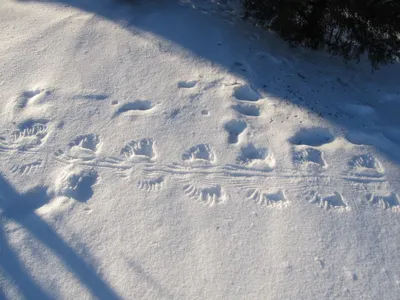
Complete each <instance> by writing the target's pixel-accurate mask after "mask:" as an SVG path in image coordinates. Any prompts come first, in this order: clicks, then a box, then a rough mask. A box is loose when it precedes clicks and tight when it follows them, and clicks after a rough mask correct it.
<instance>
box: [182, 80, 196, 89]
mask: <svg viewBox="0 0 400 300" xmlns="http://www.w3.org/2000/svg"><path fill="white" fill-rule="evenodd" d="M196 84H197V81H196V80H192V81H179V82H178V88H180V89H191V88H194V87H195V86H196Z"/></svg>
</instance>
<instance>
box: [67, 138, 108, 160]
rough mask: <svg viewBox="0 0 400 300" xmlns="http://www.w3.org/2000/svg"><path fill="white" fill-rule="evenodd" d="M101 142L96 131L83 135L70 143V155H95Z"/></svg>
mask: <svg viewBox="0 0 400 300" xmlns="http://www.w3.org/2000/svg"><path fill="white" fill-rule="evenodd" d="M100 144H101V139H100V136H98V135H97V134H94V133H90V134H87V135H81V136H78V137H77V138H75V140H73V141H72V142H71V143H69V147H70V149H69V150H68V155H70V156H72V157H86V156H89V157H90V156H94V155H95V154H96V152H97V151H98V150H99V148H100Z"/></svg>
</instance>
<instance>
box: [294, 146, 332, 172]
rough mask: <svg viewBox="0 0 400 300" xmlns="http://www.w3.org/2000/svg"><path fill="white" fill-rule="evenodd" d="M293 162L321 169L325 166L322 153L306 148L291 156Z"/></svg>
mask: <svg viewBox="0 0 400 300" xmlns="http://www.w3.org/2000/svg"><path fill="white" fill-rule="evenodd" d="M293 160H294V162H295V163H297V164H306V165H309V164H312V165H318V166H321V167H326V166H327V164H326V162H325V160H324V157H323V154H322V152H321V151H319V150H317V149H314V148H306V149H303V150H301V151H295V152H294V154H293Z"/></svg>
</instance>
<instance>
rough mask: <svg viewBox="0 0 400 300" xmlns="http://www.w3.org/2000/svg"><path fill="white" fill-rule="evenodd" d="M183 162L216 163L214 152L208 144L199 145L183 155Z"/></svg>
mask: <svg viewBox="0 0 400 300" xmlns="http://www.w3.org/2000/svg"><path fill="white" fill-rule="evenodd" d="M182 160H184V161H187V162H206V163H213V162H214V161H215V155H214V151H213V149H212V148H211V146H210V145H208V144H199V145H196V146H193V147H192V148H190V149H189V150H187V151H186V152H185V153H184V154H183V155H182Z"/></svg>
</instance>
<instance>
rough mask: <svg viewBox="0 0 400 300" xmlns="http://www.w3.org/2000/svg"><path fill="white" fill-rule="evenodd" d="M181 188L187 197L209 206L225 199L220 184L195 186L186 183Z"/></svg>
mask: <svg viewBox="0 0 400 300" xmlns="http://www.w3.org/2000/svg"><path fill="white" fill-rule="evenodd" d="M183 190H184V192H185V194H186V196H188V197H189V198H191V199H194V200H197V201H199V202H201V203H204V204H207V205H209V206H213V205H218V204H221V203H223V202H225V200H226V199H227V196H226V194H225V191H224V190H223V189H222V187H221V186H220V185H215V186H211V187H202V188H197V187H195V186H194V185H191V184H188V185H185V186H184V187H183Z"/></svg>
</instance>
